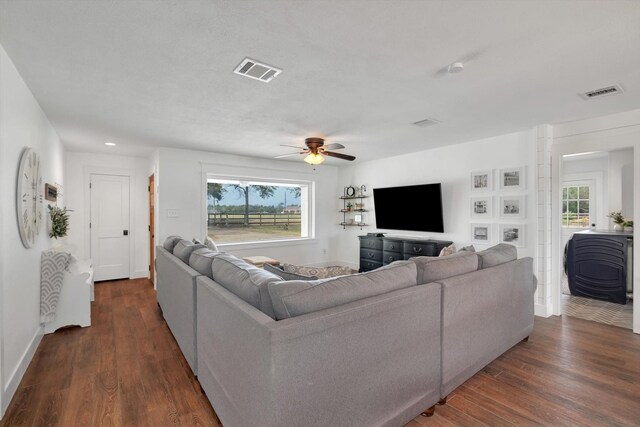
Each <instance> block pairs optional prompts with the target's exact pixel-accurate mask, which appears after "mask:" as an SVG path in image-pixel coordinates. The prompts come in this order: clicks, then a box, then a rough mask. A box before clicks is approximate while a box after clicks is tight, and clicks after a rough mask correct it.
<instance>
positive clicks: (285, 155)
mask: <svg viewBox="0 0 640 427" xmlns="http://www.w3.org/2000/svg"><path fill="white" fill-rule="evenodd" d="M306 153H307V152H306V151H298V152H296V153H287V154H280V155H279V156H275V157H274V159H281V158H283V157H289V156H297V155H299V154H306Z"/></svg>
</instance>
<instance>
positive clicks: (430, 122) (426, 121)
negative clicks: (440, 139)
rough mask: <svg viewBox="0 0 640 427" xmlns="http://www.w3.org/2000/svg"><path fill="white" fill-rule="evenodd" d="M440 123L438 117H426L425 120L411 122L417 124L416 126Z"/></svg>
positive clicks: (423, 126)
mask: <svg viewBox="0 0 640 427" xmlns="http://www.w3.org/2000/svg"><path fill="white" fill-rule="evenodd" d="M438 123H440V122H439V121H437V120H436V119H424V120H420V121H419V122H414V123H411V124H412V125H416V126H420V127H421V128H426V127H427V126H433V125H437V124H438Z"/></svg>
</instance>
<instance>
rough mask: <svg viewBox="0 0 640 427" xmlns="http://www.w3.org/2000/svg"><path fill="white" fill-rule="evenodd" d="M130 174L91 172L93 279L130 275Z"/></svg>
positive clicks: (119, 277)
mask: <svg viewBox="0 0 640 427" xmlns="http://www.w3.org/2000/svg"><path fill="white" fill-rule="evenodd" d="M129 191H130V188H129V177H128V176H122V175H102V174H91V176H90V184H89V192H90V196H89V198H90V222H89V234H90V248H91V249H90V250H91V260H92V262H93V271H94V280H95V281H101V280H115V279H124V278H129V277H130V238H131V237H130V233H129V231H130V227H129V225H130V218H131V214H130V206H129Z"/></svg>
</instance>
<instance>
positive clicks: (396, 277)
mask: <svg viewBox="0 0 640 427" xmlns="http://www.w3.org/2000/svg"><path fill="white" fill-rule="evenodd" d="M410 286H416V265H415V263H413V262H411V261H396V262H393V263H391V264H389V265H387V266H384V267H381V268H378V269H376V270H372V271H368V272H366V273H361V274H352V275H349V276H341V277H334V278H329V279H318V280H290V281H286V282H284V281H283V282H272V283H269V285H268V288H269V295H270V296H271V302H272V303H273V311H274V312H275V316H276V319H278V320H280V319H287V318H289V317H295V316H301V315H303V314H306V313H312V312H314V311H318V310H323V309H325V308H330V307H335V306H337V305H342V304H347V303H349V302H352V301H357V300H360V299H363V298H368V297H371V296H374V295H380V294H384V293H387V292H391V291H395V290H397V289H403V288H408V287H410Z"/></svg>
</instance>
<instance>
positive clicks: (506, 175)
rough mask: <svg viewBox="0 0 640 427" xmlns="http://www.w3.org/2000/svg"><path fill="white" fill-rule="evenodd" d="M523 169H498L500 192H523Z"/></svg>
mask: <svg viewBox="0 0 640 427" xmlns="http://www.w3.org/2000/svg"><path fill="white" fill-rule="evenodd" d="M525 188H526V187H525V182H524V167H521V168H510V169H500V190H524V189H525Z"/></svg>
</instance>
